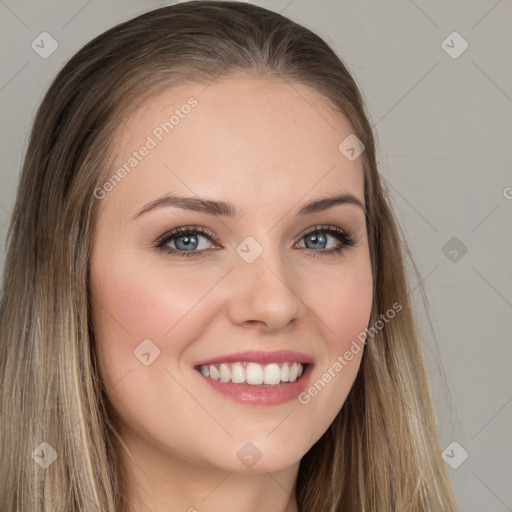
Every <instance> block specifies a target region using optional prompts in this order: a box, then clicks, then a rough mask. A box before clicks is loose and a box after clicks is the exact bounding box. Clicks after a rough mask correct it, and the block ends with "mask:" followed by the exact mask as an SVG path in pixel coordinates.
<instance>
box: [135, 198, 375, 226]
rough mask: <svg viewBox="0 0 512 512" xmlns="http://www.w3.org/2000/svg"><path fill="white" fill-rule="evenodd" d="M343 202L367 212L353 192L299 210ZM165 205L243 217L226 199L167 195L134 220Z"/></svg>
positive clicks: (304, 212)
mask: <svg viewBox="0 0 512 512" xmlns="http://www.w3.org/2000/svg"><path fill="white" fill-rule="evenodd" d="M341 204H353V205H355V206H358V207H359V208H361V209H362V210H363V212H364V213H365V214H366V208H365V206H364V205H363V203H362V202H361V201H360V200H359V199H358V198H357V197H355V196H354V195H352V194H341V195H337V196H332V197H325V198H322V199H317V200H315V201H312V202H310V203H307V204H305V205H304V206H302V207H301V209H300V210H299V211H298V212H297V214H298V215H309V214H311V213H316V212H321V211H324V210H328V209H329V208H332V207H334V206H337V205H341ZM165 206H172V207H174V208H181V209H183V210H192V211H196V212H202V213H206V214H208V215H222V216H226V217H241V216H242V213H241V211H240V210H237V209H236V207H235V205H234V204H233V203H228V202H224V201H214V200H211V199H202V198H199V197H180V196H173V195H166V196H163V197H160V198H158V199H155V200H154V201H151V202H150V203H147V204H146V205H145V206H144V207H143V208H142V209H141V210H140V211H139V212H138V213H136V214H135V215H134V216H133V217H132V220H135V219H136V218H138V217H140V216H141V215H143V214H144V213H146V212H149V211H151V210H155V209H157V208H162V207H165Z"/></svg>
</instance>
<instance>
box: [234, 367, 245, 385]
mask: <svg viewBox="0 0 512 512" xmlns="http://www.w3.org/2000/svg"><path fill="white" fill-rule="evenodd" d="M231 382H234V383H236V384H241V383H242V382H245V368H244V367H243V366H242V365H241V364H240V363H235V364H234V365H233V366H232V368H231Z"/></svg>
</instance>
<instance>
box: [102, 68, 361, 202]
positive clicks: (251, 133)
mask: <svg viewBox="0 0 512 512" xmlns="http://www.w3.org/2000/svg"><path fill="white" fill-rule="evenodd" d="M352 133H353V128H352V127H351V125H350V123H349V121H348V120H347V118H346V117H345V116H343V115H342V114H340V113H339V112H338V111H337V110H335V109H334V108H333V107H332V106H331V105H330V103H329V102H328V101H327V100H326V99H325V98H324V97H323V96H322V95H321V94H320V93H318V92H317V91H315V90H314V89H312V88H310V87H308V86H306V85H303V84H299V83H292V82H289V81H285V80H281V79H270V78H252V77H239V78H230V79H224V80H222V81H220V82H214V83H212V84H210V85H206V84H200V83H184V84H180V85H178V86H173V87H171V88H169V89H166V90H165V91H163V92H161V93H159V94H158V95H156V96H154V97H152V98H151V99H149V100H147V101H146V102H144V104H143V105H142V106H140V107H139V108H138V109H137V110H136V111H135V112H134V113H132V114H131V115H130V116H129V117H128V118H126V119H123V122H122V124H120V129H119V131H118V133H117V135H116V139H115V141H114V142H115V146H116V160H115V163H114V166H113V167H112V168H111V169H109V172H110V174H113V173H115V172H116V170H118V169H120V168H123V167H124V169H125V170H126V171H127V172H125V173H123V174H124V175H126V177H123V180H122V182H121V183H119V185H116V187H115V190H113V192H111V193H110V194H109V201H110V202H114V203H117V204H118V206H119V207H120V208H123V207H124V206H123V205H122V204H121V202H123V203H126V199H127V198H132V199H133V200H134V201H137V202H138V203H144V201H146V202H148V201H151V200H154V199H155V197H156V196H157V195H162V194H164V193H170V192H173V193H183V194H186V195H193V194H198V195H202V196H209V197H211V198H218V199H220V198H222V199H228V200H230V201H232V202H234V203H235V204H237V203H241V202H245V203H247V202H249V203H251V202H253V203H254V204H255V205H259V206H258V207H259V208H261V200H262V199H264V200H265V201H266V202H269V203H272V204H275V202H276V201H277V203H279V204H281V205H284V204H285V203H286V200H287V199H289V200H290V201H292V202H295V203H296V202H297V201H298V200H299V199H300V197H301V196H303V195H305V194H309V195H310V196H311V197H313V196H318V195H322V194H323V195H325V194H326V193H331V194H332V193H334V192H339V193H344V192H348V193H352V194H354V195H356V196H357V197H358V198H360V199H361V201H362V202H364V177H363V166H362V159H361V158H358V159H357V160H355V161H350V160H348V159H347V158H346V157H345V156H344V155H343V154H342V153H341V152H340V150H339V149H338V146H339V145H340V143H341V142H342V141H343V140H344V139H345V138H346V137H347V136H349V135H350V134H352ZM144 147H146V148H149V149H147V150H146V149H144ZM141 153H144V155H141Z"/></svg>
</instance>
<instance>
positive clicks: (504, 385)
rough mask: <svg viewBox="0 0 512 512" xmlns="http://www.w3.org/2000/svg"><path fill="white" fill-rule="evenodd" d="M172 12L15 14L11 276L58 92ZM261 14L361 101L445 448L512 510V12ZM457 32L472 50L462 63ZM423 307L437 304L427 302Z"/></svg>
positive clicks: (9, 148)
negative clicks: (281, 23) (406, 266)
mask: <svg viewBox="0 0 512 512" xmlns="http://www.w3.org/2000/svg"><path fill="white" fill-rule="evenodd" d="M169 3H172V2H164V1H150V0H109V1H100V0H89V1H87V0H69V1H64V0H60V1H59V0H52V1H50V0H41V1H38V2H35V1H27V0H18V1H15V0H3V1H2V0H0V16H1V29H2V31H1V34H2V35H1V48H2V55H3V65H2V69H1V76H0V100H1V112H2V120H3V123H2V138H1V154H2V167H1V169H2V174H1V184H2V187H1V193H0V235H1V237H2V246H1V258H2V259H1V262H0V263H1V264H3V261H4V244H3V242H4V240H3V239H4V238H5V234H6V232H7V226H8V222H9V219H10V212H11V211H12V206H13V201H14V195H15V189H16V185H17V180H18V176H19V169H20V163H21V159H22V155H23V152H24V149H25V148H26V143H27V134H28V130H29V127H30V124H31V121H32V119H33V115H34V113H35V109H36V108H37V105H38V104H39V102H40V100H41V99H42V95H43V94H44V92H45V90H46V88H47V87H48V85H49V83H50V81H51V79H52V78H53V77H54V76H55V74H56V73H57V72H58V70H59V69H60V68H61V66H62V65H63V63H64V62H65V61H66V60H67V59H68V58H69V57H70V56H71V55H72V54H74V53H75V52H76V51H77V50H78V49H79V48H80V47H81V46H82V45H83V44H84V43H85V42H87V41H88V40H90V39H91V38H92V37H94V36H96V35H97V34H99V33H100V32H103V31H104V30H106V29H108V28H110V27H112V26H113V25H115V24H117V23H118V22H121V21H124V20H127V19H129V18H131V17H133V16H135V15H137V14H140V13H142V12H145V11H147V10H150V9H153V8H157V7H161V6H164V5H167V4H169ZM254 3H256V4H258V5H261V6H263V7H267V8H269V9H272V10H275V11H278V12H282V13H283V14H284V15H286V16H288V17H290V18H292V19H293V20H295V21H297V22H299V23H301V24H303V25H305V26H307V27H308V28H310V29H312V30H313V31H315V32H317V33H318V34H319V35H321V36H322V37H323V38H324V39H325V40H326V41H327V42H328V43H329V44H330V45H331V46H332V47H333V48H334V50H335V51H336V52H337V53H338V55H339V56H340V57H341V58H342V59H343V60H344V61H345V63H346V64H347V65H348V67H349V69H350V70H351V72H352V73H353V75H354V76H355V78H356V80H357V82H358V84H359V86H360V87H361V89H362V92H363V95H364V97H365V100H366V102H367V108H368V111H369V114H370V116H371V119H372V122H373V124H374V126H375V130H376V135H377V140H378V144H379V154H378V158H379V161H380V170H381V173H382V175H383V177H384V178H385V180H386V182H387V184H388V188H389V192H390V194H391V201H392V206H393V209H394V211H395V214H396V216H397V219H398V221H399V223H400V226H401V228H402V230H403V232H404V234H405V236H406V238H407V240H408V242H409V245H410V249H411V251H412V254H413V257H414V259H415V261H416V263H417V265H418V268H419V270H420V274H421V276H422V277H421V278H422V280H423V282H424V285H425V286H426V289H427V297H428V300H429V304H430V310H431V315H432V318H433V330H431V329H430V328H429V325H428V321H427V317H426V316H424V315H422V314H421V311H419V313H418V314H419V318H420V324H421V326H422V331H423V332H424V338H425V341H424V345H425V347H424V350H425V355H426V358H427V363H428V366H429V372H430V375H431V379H432V390H433V394H434V398H435V401H436V409H437V412H438V417H439V425H440V435H441V444H442V448H443V449H444V448H446V447H449V445H450V444H451V443H452V442H454V441H455V442H456V443H458V444H457V445H452V446H451V447H449V448H448V450H447V451H446V452H445V456H446V457H447V458H446V460H447V461H449V462H450V463H451V465H453V466H458V467H457V468H456V469H452V467H448V470H449V473H450V477H451V479H452V482H453V485H454V488H455V491H456V494H457V497H458V500H459V503H460V505H461V509H462V510H465V511H483V510H485V511H486V512H493V511H496V512H502V511H506V510H512V490H511V486H510V481H511V480H510V478H511V476H512V462H511V460H512V443H511V434H510V432H511V430H512V429H511V428H510V427H511V425H512V404H511V401H512V386H511V385H510V384H511V380H512V379H511V362H512V357H511V356H512V344H511V343H510V341H511V338H510V334H509V333H510V332H511V330H512V314H511V313H512V272H511V265H510V261H511V254H512V250H511V242H510V234H511V233H512V230H511V227H512V215H511V211H512V173H511V172H510V170H511V160H512V158H511V151H510V143H511V142H512V137H511V136H512V123H511V119H512V99H511V98H512V76H511V66H510V64H511V62H512V61H511V56H512V55H511V54H512V36H511V31H510V21H511V20H512V5H511V3H510V1H507V0H500V1H496V0H489V1H479V2H475V1H463V0H457V1H453V2H449V3H448V2H438V1H436V2H433V1H431V2H426V1H420V0H416V1H412V0H411V1H400V2H398V1H396V2H395V1H394V2H386V3H382V4H376V3H374V2H370V1H364V2H356V1H351V2H346V1H345V2H336V3H335V2H333V1H332V2H329V1H326V0H323V1H315V2H312V1H310V2H308V1H306V0H291V1H290V0H283V1H280V0H272V1H270V0H269V1H256V2H254ZM43 31H46V32H49V33H50V34H51V35H52V37H53V38H54V39H55V40H56V41H57V42H58V48H57V50H56V51H55V52H54V53H53V54H52V55H50V56H49V57H48V58H46V59H43V58H41V57H40V56H39V55H38V54H37V53H36V52H35V51H34V50H33V49H32V48H31V43H32V41H34V40H35V39H36V38H37V36H39V34H41V32H43ZM454 31H456V32H458V33H459V34H460V35H461V36H462V38H463V39H464V40H465V41H467V43H468V44H469V46H468V48H467V50H466V51H465V52H463V53H462V54H461V55H459V56H457V58H453V56H454V55H455V54H457V53H459V52H460V50H461V49H462V48H463V46H462V45H463V41H462V40H461V39H457V37H455V39H454V37H453V36H450V37H448V36H449V35H450V34H451V33H452V32H454ZM447 37H448V39H446V38H447ZM445 39H446V43H444V45H443V46H442V42H443V41H444V40H445ZM450 47H451V48H450ZM445 49H447V50H448V51H449V52H451V53H452V56H450V55H449V54H448V53H447V51H445ZM507 141H508V144H507ZM454 237H455V238H454ZM447 244H448V245H447ZM464 248H466V249H467V252H466V253H465V254H464V251H465V250H466V249H464ZM454 251H455V252H454ZM411 283H412V287H413V288H414V286H415V284H417V278H416V277H415V276H414V274H411ZM412 297H413V299H414V302H415V303H417V304H418V305H419V304H421V296H420V294H419V289H416V290H413V292H412ZM436 338H437V341H436ZM443 375H446V383H445V384H444V381H443V378H444V377H443ZM450 394H451V398H450ZM450 400H451V401H450ZM463 450H465V451H466V452H467V453H468V454H469V457H468V458H467V459H466V460H465V461H463V458H464V457H463V456H464V451H463ZM462 461H463V462H462Z"/></svg>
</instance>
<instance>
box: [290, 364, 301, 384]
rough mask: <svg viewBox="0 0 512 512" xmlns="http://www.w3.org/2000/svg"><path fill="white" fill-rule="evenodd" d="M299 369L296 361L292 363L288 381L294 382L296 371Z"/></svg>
mask: <svg viewBox="0 0 512 512" xmlns="http://www.w3.org/2000/svg"><path fill="white" fill-rule="evenodd" d="M298 371H299V369H298V367H297V363H293V364H292V367H291V368H290V382H295V381H296V380H297V372H298Z"/></svg>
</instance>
